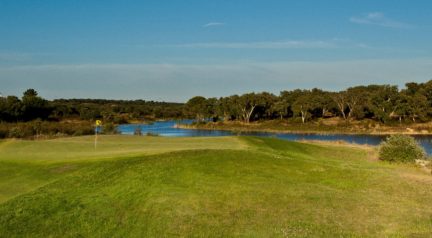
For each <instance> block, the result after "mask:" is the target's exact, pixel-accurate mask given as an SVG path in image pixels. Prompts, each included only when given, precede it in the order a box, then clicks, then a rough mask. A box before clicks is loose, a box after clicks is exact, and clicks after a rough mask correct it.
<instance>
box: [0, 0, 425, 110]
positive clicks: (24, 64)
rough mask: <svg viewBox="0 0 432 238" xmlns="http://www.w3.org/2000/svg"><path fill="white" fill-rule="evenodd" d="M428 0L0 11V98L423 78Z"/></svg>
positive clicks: (185, 94)
mask: <svg viewBox="0 0 432 238" xmlns="http://www.w3.org/2000/svg"><path fill="white" fill-rule="evenodd" d="M430 16H432V1H427V0H417V1H408V0H405V1H403V0H399V1H398V0H392V1H390V0H388V1H385V0H382V1H366V0H364V1H354V0H345V1H342V0H340V1H337V0H334V1H318V0H315V1H312V0H302V1H300V0H299V1H287V0H285V1H282V0H281V1H276V0H267V1H264V0H261V1H258V0H248V1H240V0H229V1H228V0H225V1H222V0H220V1H194V0H177V1H174V0H172V1H160V0H159V1H156V0H155V1H150V0H146V1H107V0H105V1H89V0H87V1H78V0H75V1H66V0H65V1H60V0H56V1H48V0H45V1H40V0H31V1H25V0H11V1H8V0H0V92H2V93H3V94H5V95H21V93H22V91H24V90H25V89H26V88H30V87H31V88H35V89H36V90H37V91H38V92H39V93H40V94H41V95H42V96H43V97H46V98H50V99H51V98H76V97H80V98H81V97H85V98H115V99H138V98H141V99H146V100H166V101H179V102H182V101H185V100H187V99H188V98H190V97H192V96H195V95H203V96H206V97H213V96H227V95H231V94H240V93H244V92H250V91H256V92H257V91H270V92H273V93H276V94H277V93H279V91H281V90H289V89H294V88H313V87H318V88H323V89H327V90H341V89H344V88H345V87H349V86H354V85H360V84H372V83H375V84H396V85H400V86H401V87H402V86H403V85H404V83H405V82H409V81H415V82H424V81H427V80H429V79H432V56H431V52H432V44H431V43H430V42H432V41H431V40H432V20H431V17H430Z"/></svg>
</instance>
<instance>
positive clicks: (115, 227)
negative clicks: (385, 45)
mask: <svg viewBox="0 0 432 238" xmlns="http://www.w3.org/2000/svg"><path fill="white" fill-rule="evenodd" d="M91 139H92V138H91V137H77V138H68V139H59V140H52V141H3V142H2V143H1V144H0V165H1V169H0V179H1V180H0V199H1V200H0V215H1V216H0V237H3V236H4V237H14V236H18V237H22V236H24V237H146V236H147V237H167V236H193V237H231V236H242V237H365V236H366V237H410V236H411V237H430V236H431V234H432V206H431V205H430V200H431V197H432V189H431V188H432V177H431V176H430V175H426V174H424V173H423V172H422V171H421V170H420V169H417V168H414V167H410V166H402V165H391V164H387V163H383V162H378V161H372V160H370V151H367V150H364V149H361V148H349V147H338V146H325V147H324V146H322V145H321V146H320V145H311V144H304V143H296V142H288V141H282V140H278V139H272V138H254V137H251V138H243V137H241V138H240V137H223V138H163V137H126V136H125V137H118V136H114V137H112V136H106V137H102V138H101V140H100V144H99V145H100V146H99V147H98V149H97V150H96V151H95V150H94V148H93V147H92V146H93V144H92V140H91ZM44 155H45V156H44Z"/></svg>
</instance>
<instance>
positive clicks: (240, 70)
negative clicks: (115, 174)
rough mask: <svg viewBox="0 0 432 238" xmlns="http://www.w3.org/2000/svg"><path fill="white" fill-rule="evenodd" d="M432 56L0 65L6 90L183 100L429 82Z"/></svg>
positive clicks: (58, 95)
mask: <svg viewBox="0 0 432 238" xmlns="http://www.w3.org/2000/svg"><path fill="white" fill-rule="evenodd" d="M431 78H432V59H406V60H387V59H383V60H352V61H325V62H249V63H246V62H237V63H226V64H201V65H200V64H81V65H40V66H3V67H0V85H1V86H2V88H1V91H2V92H3V93H4V94H7V95H21V94H22V92H23V91H24V90H25V89H27V88H35V89H36V90H37V91H38V92H39V93H40V95H41V96H43V97H46V98H117V99H146V100H166V101H178V102H184V101H186V100H187V99H189V98H190V97H192V96H195V95H203V96H206V97H219V96H227V95H231V94H241V93H245V92H251V91H256V92H258V91H269V92H273V93H276V94H277V93H279V91H281V90H287V89H295V88H313V87H318V88H323V89H327V90H340V89H344V88H346V87H349V86H354V85H367V84H395V85H400V86H403V85H404V84H405V83H406V82H410V81H415V82H424V81H426V80H429V79H431Z"/></svg>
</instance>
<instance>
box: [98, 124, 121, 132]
mask: <svg viewBox="0 0 432 238" xmlns="http://www.w3.org/2000/svg"><path fill="white" fill-rule="evenodd" d="M102 133H104V134H117V133H118V131H117V127H116V126H115V125H114V124H112V123H110V122H107V123H106V124H105V125H104V126H103V127H102Z"/></svg>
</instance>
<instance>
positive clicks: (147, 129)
mask: <svg viewBox="0 0 432 238" xmlns="http://www.w3.org/2000/svg"><path fill="white" fill-rule="evenodd" d="M179 123H181V124H190V123H192V120H180V121H157V122H154V123H152V124H123V125H119V126H118V128H117V129H118V131H119V132H120V133H121V134H125V135H133V134H134V131H135V130H136V128H141V131H142V134H143V135H146V134H147V133H151V134H157V135H159V136H174V137H190V136H232V135H245V136H265V137H276V138H281V139H285V140H293V141H296V140H321V141H345V142H349V143H355V144H361V145H378V144H379V143H380V142H381V141H382V140H384V139H385V137H386V136H379V135H346V134H331V135H322V134H306V133H273V132H241V134H239V133H237V132H231V131H221V130H195V129H181V128H175V125H176V124H179ZM414 138H415V139H416V140H417V141H418V142H419V143H420V144H421V145H422V146H423V147H424V148H425V150H426V152H427V153H428V154H429V155H431V154H432V136H430V135H415V136H414Z"/></svg>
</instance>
